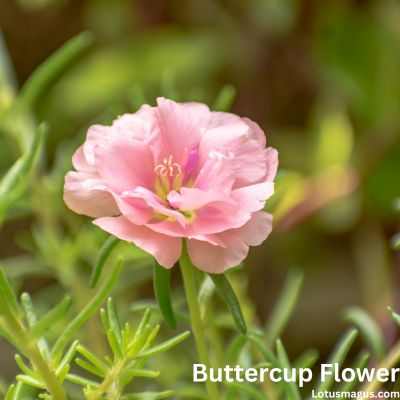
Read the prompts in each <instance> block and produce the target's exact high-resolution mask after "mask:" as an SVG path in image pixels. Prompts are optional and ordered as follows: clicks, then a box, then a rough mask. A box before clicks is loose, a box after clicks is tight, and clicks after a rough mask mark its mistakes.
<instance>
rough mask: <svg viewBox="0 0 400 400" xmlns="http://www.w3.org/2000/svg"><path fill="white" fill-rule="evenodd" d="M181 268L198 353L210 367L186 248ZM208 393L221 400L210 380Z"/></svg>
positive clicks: (193, 272) (195, 288) (193, 276)
mask: <svg viewBox="0 0 400 400" xmlns="http://www.w3.org/2000/svg"><path fill="white" fill-rule="evenodd" d="M180 266H181V271H182V277H183V283H184V286H185V292H186V299H187V303H188V306H189V311H190V318H191V323H192V330H193V335H194V339H195V342H196V347H197V353H198V355H199V358H200V362H201V363H202V364H204V365H206V366H208V367H209V366H210V360H209V356H208V350H207V345H206V340H205V336H204V326H203V321H202V319H201V314H200V306H199V302H198V298H197V292H198V288H197V285H196V279H195V272H196V271H195V267H194V266H193V264H192V262H191V261H190V258H189V256H188V253H187V250H186V246H184V249H183V251H182V255H181V259H180ZM206 387H207V392H208V396H209V399H210V400H219V399H220V396H219V393H218V387H217V385H216V383H214V382H211V381H210V380H207V381H206Z"/></svg>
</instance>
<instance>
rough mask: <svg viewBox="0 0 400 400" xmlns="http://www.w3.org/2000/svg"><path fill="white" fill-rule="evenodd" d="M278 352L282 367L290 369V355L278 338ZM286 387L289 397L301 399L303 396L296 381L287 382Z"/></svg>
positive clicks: (293, 399) (295, 399)
mask: <svg viewBox="0 0 400 400" xmlns="http://www.w3.org/2000/svg"><path fill="white" fill-rule="evenodd" d="M276 352H277V355H278V360H279V362H280V364H281V367H282V368H284V369H287V370H290V368H291V365H290V361H289V357H288V355H287V353H286V350H285V348H284V347H283V344H282V342H281V341H280V340H279V339H278V340H277V341H276ZM285 389H286V393H287V395H288V399H292V400H301V396H300V393H299V390H298V388H297V385H296V382H285Z"/></svg>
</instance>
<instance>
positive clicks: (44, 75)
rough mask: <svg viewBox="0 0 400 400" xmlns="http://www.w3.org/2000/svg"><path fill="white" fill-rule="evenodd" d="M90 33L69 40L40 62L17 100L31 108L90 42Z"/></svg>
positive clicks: (91, 39)
mask: <svg viewBox="0 0 400 400" xmlns="http://www.w3.org/2000/svg"><path fill="white" fill-rule="evenodd" d="M92 42H93V38H92V35H91V34H90V33H88V32H84V33H81V34H80V35H78V36H76V37H74V38H72V39H71V40H69V41H68V42H67V43H66V44H65V45H64V46H63V47H61V48H60V49H58V50H57V51H56V52H55V53H54V54H53V55H51V56H50V57H49V58H48V59H47V60H46V61H45V62H44V63H43V64H41V65H40V66H39V67H38V68H37V69H36V70H35V71H34V72H33V74H32V75H31V77H30V78H29V79H28V80H27V81H26V83H25V84H24V86H23V87H22V89H21V92H20V95H19V102H20V103H21V104H22V105H23V106H25V107H28V108H32V107H33V106H34V105H35V104H36V103H37V101H38V99H39V97H40V96H41V95H42V94H43V93H44V92H45V91H46V90H47V88H48V87H49V85H50V84H52V82H53V81H55V80H56V79H57V78H58V76H59V75H61V73H62V72H63V71H64V70H65V69H66V68H67V67H68V66H69V65H70V64H71V63H72V62H73V61H74V60H75V59H76V58H77V57H79V56H80V55H81V54H82V53H83V52H84V51H85V50H87V48H88V47H89V46H90V45H91V44H92Z"/></svg>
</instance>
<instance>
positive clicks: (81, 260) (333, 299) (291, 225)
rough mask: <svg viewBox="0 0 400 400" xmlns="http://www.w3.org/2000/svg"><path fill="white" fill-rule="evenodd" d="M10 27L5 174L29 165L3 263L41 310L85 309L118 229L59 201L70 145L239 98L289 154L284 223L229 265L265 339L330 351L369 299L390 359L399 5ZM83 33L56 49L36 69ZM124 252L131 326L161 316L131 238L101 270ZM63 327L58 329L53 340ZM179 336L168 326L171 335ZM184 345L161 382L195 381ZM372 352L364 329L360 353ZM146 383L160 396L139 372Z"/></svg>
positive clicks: (6, 208) (134, 7)
mask: <svg viewBox="0 0 400 400" xmlns="http://www.w3.org/2000/svg"><path fill="white" fill-rule="evenodd" d="M0 30H1V37H0V171H1V175H3V174H5V173H6V171H8V170H9V168H10V166H11V165H13V164H14V163H15V161H16V160H17V159H19V158H20V157H21V159H20V162H19V164H18V166H17V167H16V172H17V176H16V178H15V177H13V176H12V174H11V176H10V175H7V176H8V178H7V179H8V180H7V179H3V181H2V185H1V186H0V198H1V199H2V201H0V220H1V230H0V264H1V266H2V267H3V268H4V270H5V272H6V275H7V276H8V277H9V279H10V280H11V282H12V285H13V286H14V288H15V290H16V291H17V292H22V291H28V292H30V293H31V296H32V299H33V302H34V304H35V308H36V309H37V313H38V314H40V315H44V314H45V313H46V312H47V311H48V310H49V309H50V308H51V307H52V306H53V305H55V304H56V303H57V302H58V301H59V300H60V299H61V298H62V295H63V294H69V295H71V297H72V299H73V302H72V307H71V309H70V310H69V311H68V314H67V315H66V320H68V319H70V318H72V316H73V315H75V314H76V313H77V312H78V311H79V310H81V309H82V308H83V307H84V306H85V305H86V304H87V302H88V301H89V299H91V298H92V297H93V294H94V291H93V289H91V288H90V287H89V279H90V274H91V270H92V268H93V266H94V264H95V262H96V258H97V256H98V253H99V249H100V247H101V246H102V244H103V242H104V240H105V239H106V236H105V235H104V233H102V232H100V231H99V230H98V229H96V228H95V227H94V226H92V225H91V223H90V221H89V220H88V219H87V218H83V217H79V216H76V215H74V214H73V213H72V212H70V211H69V210H67V209H66V207H65V205H64V204H63V202H62V185H63V177H64V174H65V172H66V171H67V170H68V169H69V168H71V161H70V160H71V154H72V152H73V150H74V149H75V148H76V147H77V146H78V144H80V143H81V142H82V141H83V138H84V135H85V132H86V130H87V128H88V126H89V125H90V124H92V123H94V122H96V123H109V122H110V121H112V119H113V118H115V117H116V116H118V115H120V114H122V113H125V112H132V111H134V110H135V109H137V107H138V106H139V105H140V104H142V103H144V102H148V103H154V99H155V97H157V96H159V95H163V96H167V97H170V98H173V99H176V100H180V101H191V100H196V101H203V102H206V103H208V104H209V105H211V106H215V107H217V108H227V107H230V105H231V103H232V110H233V111H234V112H236V113H238V114H240V115H245V116H248V117H250V118H252V119H254V120H256V121H258V122H259V123H260V124H261V125H262V126H263V128H264V129H265V131H266V132H267V135H268V141H269V143H270V144H271V145H273V146H274V147H276V148H278V150H279V153H280V172H279V176H278V180H277V186H276V194H275V196H274V198H273V199H272V200H271V201H270V202H269V205H268V208H269V210H270V211H271V212H273V214H274V217H275V230H274V232H273V234H272V236H271V238H270V239H269V240H267V241H266V242H265V244H264V245H263V246H262V247H260V248H257V249H253V250H252V253H251V256H250V257H249V259H248V260H247V261H246V265H245V268H244V269H240V270H238V271H234V272H233V273H232V274H231V279H232V282H233V285H234V287H235V290H236V291H237V293H238V297H239V299H240V301H241V303H242V307H243V309H244V313H245V315H246V319H247V320H248V321H251V324H253V325H257V326H259V327H260V326H264V325H265V335H266V337H265V340H266V341H267V342H268V343H269V344H270V345H273V343H274V342H275V340H276V339H277V338H278V337H279V336H281V335H283V336H282V339H283V342H284V343H285V347H286V350H287V352H288V353H289V355H290V356H291V357H294V358H295V357H297V356H298V355H300V354H301V353H302V352H303V351H304V349H306V348H308V347H318V348H319V350H320V354H321V359H323V358H324V357H325V356H326V355H327V354H328V353H329V352H330V349H331V347H332V345H333V343H334V342H335V340H336V337H337V336H338V334H339V333H340V332H342V331H343V330H344V329H345V327H346V326H347V325H349V320H350V321H353V324H354V321H358V325H360V323H361V325H362V326H364V328H365V324H364V325H363V324H362V322H363V321H364V320H363V318H362V317H360V315H359V314H357V313H358V312H360V308H361V309H363V310H365V311H367V312H368V313H369V315H370V316H372V318H373V320H374V321H376V323H377V326H376V327H375V328H377V327H379V331H380V332H381V333H380V334H379V335H378V336H379V337H380V339H376V338H377V336H376V335H374V334H372V336H373V337H374V338H375V340H373V341H372V345H371V342H370V343H369V346H370V347H371V346H372V350H373V353H374V355H375V356H376V357H377V358H378V359H379V358H380V357H383V356H384V354H386V351H387V349H388V348H390V347H391V346H392V345H393V343H394V342H395V340H396V338H397V333H396V329H395V327H394V323H393V321H392V318H391V315H390V313H389V312H388V311H387V306H392V307H393V308H394V309H396V308H397V307H400V305H398V304H397V303H398V297H399V296H398V289H399V283H400V282H399V273H398V268H399V258H398V255H397V254H396V252H395V251H394V250H393V248H392V247H391V240H392V237H393V236H394V235H395V233H396V232H397V230H398V221H399V216H398V211H399V207H398V205H396V199H397V198H400V185H399V171H400V140H399V139H400V112H399V111H400V110H399V108H400V74H399V70H400V3H399V2H398V1H396V0H376V1H374V0H362V1H356V0H352V1H351V0H347V1H346V0H335V1H329V2H325V1H318V0H281V1H278V0H247V1H244V0H243V1H242V0H204V1H195V0H193V1H192V0H188V1H183V0H170V1H162V0H158V1H157V0H153V1H128V0H115V1H105V0H92V1H73V0H69V1H68V0H20V1H10V0H0ZM83 31H86V32H88V33H86V34H84V35H83V36H80V38H79V39H78V41H74V42H73V43H72V46H71V43H70V45H69V47H68V48H67V50H65V51H66V52H64V53H63V54H64V55H62V56H61V59H58V61H57V62H56V63H53V64H51V65H47V67H45V68H42V69H41V70H39V72H37V73H36V74H34V75H32V73H33V71H34V70H35V68H36V67H37V66H38V65H39V64H41V63H42V62H43V61H44V60H46V59H47V58H48V56H49V55H50V54H51V53H52V52H53V51H54V50H56V49H58V48H60V47H61V46H62V45H64V43H65V42H66V41H67V40H68V39H70V38H71V37H72V36H75V34H78V33H80V32H83ZM64 49H65V48H64ZM63 57H64V58H63ZM53 60H54V59H53ZM32 76H34V77H35V79H32V80H29V77H32ZM24 83H25V85H23V84H24ZM21 87H22V88H23V89H22V91H21V90H20V88H21ZM234 93H236V95H235V96H234ZM42 122H45V123H46V126H43V125H40V124H41V123H42ZM32 143H34V144H35V146H33V147H32ZM32 149H33V150H35V151H32ZM29 151H30V152H29ZM27 152H28V153H27ZM21 171H22V172H21ZM14 172H15V170H14ZM14 178H15V179H14ZM1 196H2V197H1ZM393 242H396V238H395V239H394V240H393ZM117 256H123V258H124V259H125V267H124V269H123V272H122V274H123V276H122V277H121V278H120V279H119V284H118V286H117V287H116V288H115V289H114V292H113V296H114V298H115V302H116V303H117V305H118V309H119V310H120V316H121V319H122V320H129V321H130V322H132V324H133V325H135V324H137V323H138V322H139V320H140V318H141V316H142V312H143V310H144V309H145V308H146V307H147V306H149V307H150V308H155V303H154V296H153V291H152V273H153V271H152V260H151V259H150V258H149V257H148V256H147V255H146V254H144V253H143V252H141V251H140V250H138V249H135V248H133V247H132V246H130V245H127V244H118V251H114V252H113V253H112V255H111V257H110V259H109V260H108V261H107V263H106V265H105V273H104V275H105V276H107V274H109V273H110V271H111V269H112V265H114V264H115V261H116V257H117ZM293 267H296V268H297V269H295V270H294V271H295V272H291V273H290V274H289V278H287V279H288V280H287V281H286V286H285V276H286V275H287V272H288V270H289V269H292V268H293ZM296 271H297V272H296ZM299 271H302V272H303V273H304V287H303V291H302V293H301V295H300V296H299V297H298V296H297V295H298V291H299V290H300V289H299V288H300V283H301V281H302V280H303V278H302V275H301V274H300V272H299ZM173 278H174V279H173V299H174V303H175V307H177V309H178V310H179V312H182V313H183V315H182V316H181V317H182V319H181V320H180V322H179V321H178V331H179V332H181V331H183V330H184V328H185V325H186V322H185V315H184V314H185V311H184V300H183V297H182V289H181V283H180V277H179V274H176V273H175V274H174V276H173ZM282 287H285V288H286V292H285V290H284V296H283V300H282V302H281V303H279V302H278V305H277V304H276V303H277V301H276V299H277V298H278V295H279V293H281V291H282ZM285 293H286V294H287V295H285ZM212 304H213V305H212V312H213V313H214V314H210V315H211V318H210V319H212V321H210V323H211V324H212V325H213V326H216V327H218V328H221V327H222V330H221V329H218V330H219V333H218V335H214V334H213V333H212V332H213V331H212V332H211V333H210V337H209V340H210V341H211V342H212V343H213V345H214V348H215V353H216V355H215V357H216V359H218V357H219V359H221V358H223V357H222V355H223V353H224V352H225V351H226V348H225V347H226V346H224V343H225V342H226V340H229V341H230V340H232V339H234V336H232V320H231V317H230V315H229V314H228V313H227V312H226V310H225V308H224V306H223V304H222V303H221V302H220V301H219V300H218V299H217V298H214V297H213V298H212ZM295 304H296V308H295V309H294V310H295V312H294V313H293V315H291V319H290V322H288V323H289V325H288V326H287V329H286V330H285V331H284V333H283V332H282V329H283V326H286V322H287V319H289V314H291V312H292V311H293V308H294V305H295ZM355 307H357V308H355ZM346 310H347V311H346ZM345 311H346V312H345ZM210 312H211V311H210ZM155 313H156V314H157V311H155ZM344 314H345V315H344ZM157 315H158V314H157ZM363 315H364V314H363ZM158 317H159V315H158ZM158 317H157V318H158ZM360 320H361V322H360ZM364 322H365V321H364ZM65 324H66V322H65V321H62V320H61V321H59V322H58V323H57V324H55V325H54V326H52V327H51V330H50V331H49V332H48V336H49V338H50V340H54V339H56V338H57V337H58V336H59V335H60V333H61V332H62V331H63V329H64V328H65ZM356 325H357V324H356ZM367 330H368V329H367ZM178 331H177V332H172V331H171V330H169V329H168V328H167V327H166V326H164V325H163V328H162V330H161V336H163V338H164V339H167V338H168V337H171V336H173V335H174V334H176V333H178ZM215 331H217V329H216V330H215ZM103 335H104V334H103V333H102V330H101V329H100V322H99V319H98V318H97V319H96V318H92V319H90V320H89V321H88V322H87V324H86V325H85V326H84V327H83V328H82V330H81V332H80V333H79V335H78V336H79V337H77V339H81V341H82V342H83V343H90V345H91V346H92V348H93V350H94V351H96V352H98V353H103V352H105V340H104V337H103ZM367 337H368V336H367ZM189 342H190V341H188V342H187V343H183V344H181V345H180V346H181V347H179V348H177V349H175V350H173V351H172V352H168V353H166V354H165V355H161V356H159V357H160V358H158V359H157V362H156V363H157V369H160V371H161V375H160V377H159V378H158V382H159V384H158V386H157V387H156V389H157V390H161V389H165V390H167V389H170V388H176V380H177V379H178V377H179V380H180V381H181V382H185V381H186V382H189V381H190V369H189V368H188V365H190V362H191V361H190V360H192V359H193V358H194V353H193V354H191V357H188V356H187V353H188V352H190V351H192V350H193V349H192V347H191V345H190V343H189ZM367 344H368V340H367ZM0 345H1V349H0V353H1V359H0V375H1V376H3V379H4V382H7V383H8V382H10V381H12V380H13V379H14V377H15V375H16V365H14V364H15V363H14V360H13V350H12V349H11V348H10V347H8V345H7V344H6V343H5V342H1V344H0ZM361 345H362V341H361V340H360V339H358V340H357V342H356V344H355V350H353V352H354V353H356V350H357V349H358V348H360V347H361ZM185 346H186V347H185ZM218 353H219V354H218ZM280 354H281V355H282V351H281V352H280ZM242 361H243V362H246V360H243V357H242ZM247 361H248V360H247ZM136 385H137V386H136V388H137V389H138V390H144V389H146V390H147V389H149V386H148V384H147V383H146V382H143V381H142V380H138V381H137V384H136ZM178 386H179V385H178ZM150 389H152V386H151V385H150ZM184 389H185V388H184ZM185 390H186V389H185ZM188 390H189V389H188ZM190 396H192V397H190ZM193 396H194V395H193V394H189V395H188V398H194V397H193ZM247 396H250V398H252V397H251V396H255V395H254V393H253V394H247ZM77 398H79V397H77Z"/></svg>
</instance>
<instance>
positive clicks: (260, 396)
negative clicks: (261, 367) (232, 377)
mask: <svg viewBox="0 0 400 400" xmlns="http://www.w3.org/2000/svg"><path fill="white" fill-rule="evenodd" d="M225 385H226V386H227V387H228V388H230V389H235V390H237V391H238V392H242V393H244V394H247V395H250V397H251V398H252V399H254V400H266V399H267V397H266V396H265V394H264V393H263V392H261V391H260V390H259V389H258V388H257V387H255V386H253V385H250V384H248V383H239V382H232V383H226V384H225Z"/></svg>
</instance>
